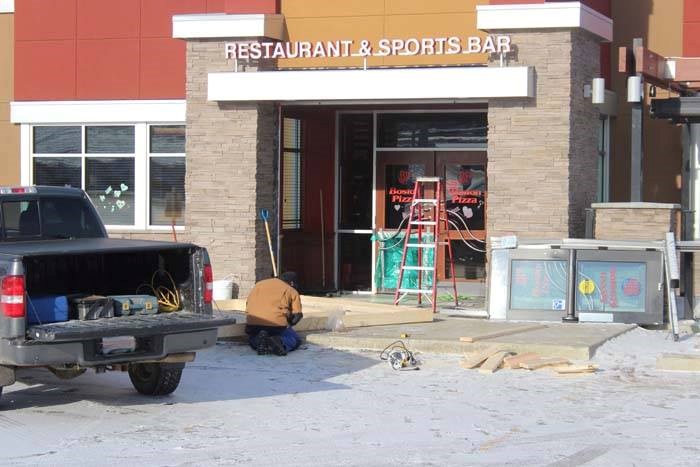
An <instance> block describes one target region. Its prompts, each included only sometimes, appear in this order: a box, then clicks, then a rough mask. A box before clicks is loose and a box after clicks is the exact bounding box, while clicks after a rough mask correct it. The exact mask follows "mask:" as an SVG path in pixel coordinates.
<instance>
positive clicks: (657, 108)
mask: <svg viewBox="0 0 700 467" xmlns="http://www.w3.org/2000/svg"><path fill="white" fill-rule="evenodd" d="M651 116H652V117H653V118H667V119H671V120H673V121H678V122H689V123H700V97H674V98H670V99H652V101H651Z"/></svg>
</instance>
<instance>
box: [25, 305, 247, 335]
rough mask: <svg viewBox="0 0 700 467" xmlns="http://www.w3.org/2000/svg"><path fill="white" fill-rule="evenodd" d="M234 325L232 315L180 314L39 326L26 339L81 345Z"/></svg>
mask: <svg viewBox="0 0 700 467" xmlns="http://www.w3.org/2000/svg"><path fill="white" fill-rule="evenodd" d="M235 323H236V318H234V317H233V315H230V314H225V313H215V314H214V315H213V316H210V315H203V314H196V313H188V312H184V311H178V312H173V313H160V314H157V315H134V316H122V317H117V318H102V319H96V320H90V321H66V322H63V323H53V324H39V325H35V326H30V327H29V329H28V330H27V337H28V338H29V339H31V340H33V341H39V342H65V341H80V340H88V339H99V338H102V337H115V336H134V337H143V336H152V335H162V334H174V333H178V332H188V331H199V330H202V329H212V328H216V327H219V326H226V325H228V324H235Z"/></svg>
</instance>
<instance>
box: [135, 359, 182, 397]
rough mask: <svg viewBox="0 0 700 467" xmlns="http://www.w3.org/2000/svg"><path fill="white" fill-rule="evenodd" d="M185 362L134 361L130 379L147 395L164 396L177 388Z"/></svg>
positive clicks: (137, 388)
mask: <svg viewBox="0 0 700 467" xmlns="http://www.w3.org/2000/svg"><path fill="white" fill-rule="evenodd" d="M183 368H185V364H184V363H132V364H130V365H129V379H131V384H133V385H134V388H136V390H137V391H138V392H140V393H141V394H145V395H147V396H164V395H166V394H170V393H171V392H173V391H174V390H175V389H177V386H178V384H180V377H181V376H182V369H183Z"/></svg>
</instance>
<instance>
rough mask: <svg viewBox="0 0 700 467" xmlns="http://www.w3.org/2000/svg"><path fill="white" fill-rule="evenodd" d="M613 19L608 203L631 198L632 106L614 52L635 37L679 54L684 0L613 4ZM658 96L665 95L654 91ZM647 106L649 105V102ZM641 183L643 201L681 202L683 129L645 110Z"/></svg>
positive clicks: (631, 0) (634, 0) (625, 0)
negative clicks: (614, 111) (614, 105)
mask: <svg viewBox="0 0 700 467" xmlns="http://www.w3.org/2000/svg"><path fill="white" fill-rule="evenodd" d="M612 19H613V21H614V23H615V37H614V38H613V44H612V89H613V90H614V91H616V92H617V95H618V112H619V113H618V116H617V118H616V119H615V121H614V123H613V127H612V131H611V133H612V135H611V136H612V143H611V152H612V157H611V159H610V166H611V167H610V170H611V182H610V201H629V199H630V137H631V136H630V135H631V123H630V112H631V107H630V104H628V103H627V82H626V80H627V77H626V75H625V74H623V73H619V72H618V71H617V68H618V57H619V53H618V48H619V47H631V46H632V40H633V39H634V38H636V37H641V38H642V39H644V45H645V46H646V47H648V48H649V49H651V50H653V51H654V52H656V53H658V54H661V55H663V56H666V57H673V56H681V55H683V28H682V25H683V0H614V1H613V2H612ZM657 91H658V92H657V97H668V96H669V95H670V94H669V92H668V91H664V90H661V89H657ZM647 103H648V102H647ZM644 132H645V134H644V166H643V171H644V180H643V191H644V192H643V196H642V201H648V202H657V203H680V202H681V191H680V173H681V156H682V143H681V130H680V128H679V127H677V126H675V125H672V124H670V123H669V122H668V121H666V120H652V119H651V118H650V117H649V112H648V107H646V109H645V112H644Z"/></svg>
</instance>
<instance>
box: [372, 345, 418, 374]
mask: <svg viewBox="0 0 700 467" xmlns="http://www.w3.org/2000/svg"><path fill="white" fill-rule="evenodd" d="M379 359H380V360H384V361H387V362H389V365H391V368H393V369H394V370H397V371H408V370H420V368H419V367H418V361H417V360H416V358H415V357H414V356H413V352H411V351H410V350H408V347H406V344H404V342H403V341H402V340H397V341H394V342H392V343H391V344H389V345H387V346H386V347H385V348H384V350H382V352H381V353H380V354H379Z"/></svg>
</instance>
